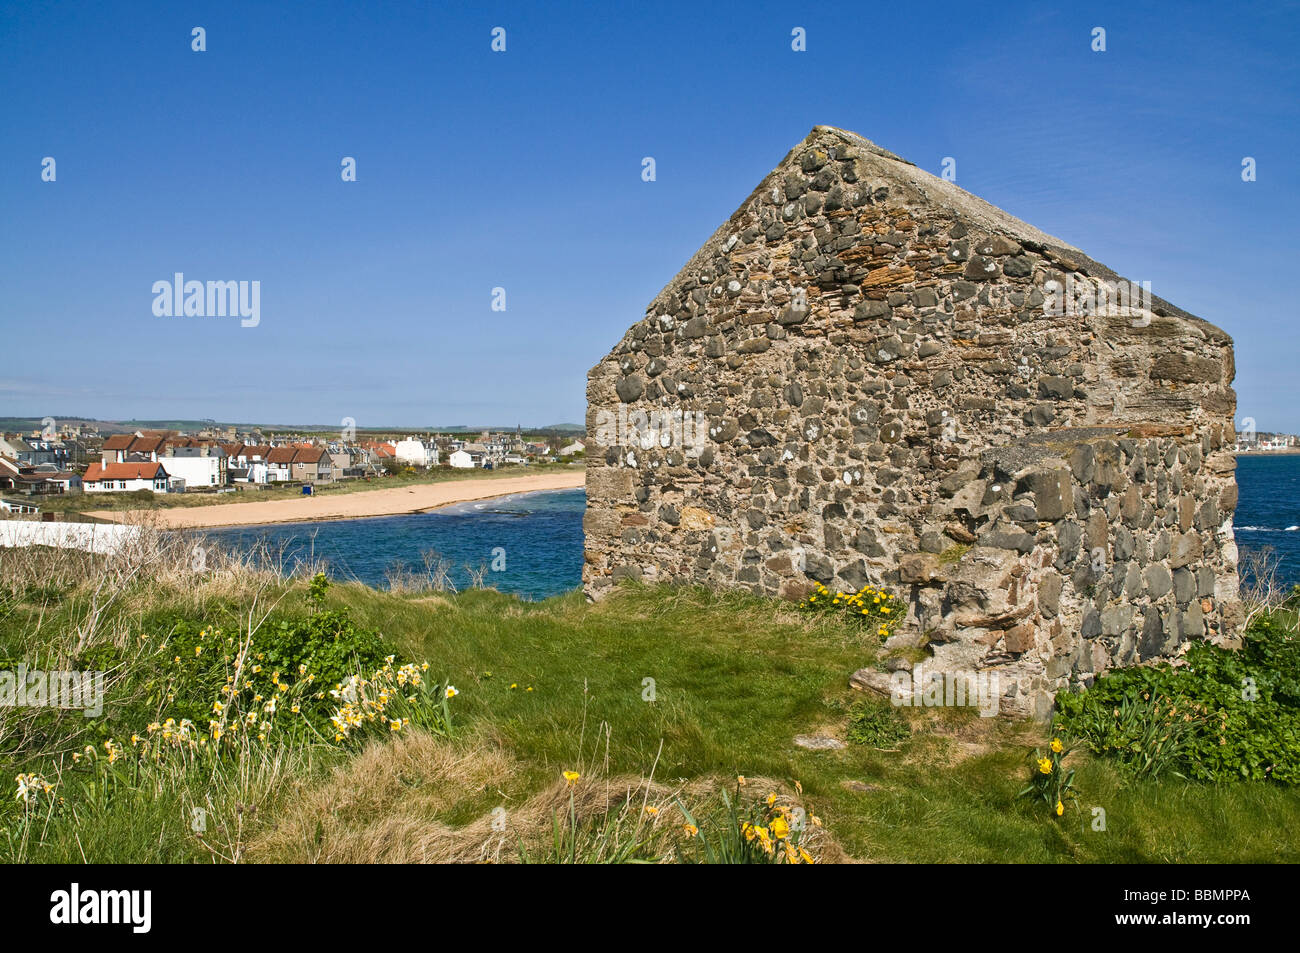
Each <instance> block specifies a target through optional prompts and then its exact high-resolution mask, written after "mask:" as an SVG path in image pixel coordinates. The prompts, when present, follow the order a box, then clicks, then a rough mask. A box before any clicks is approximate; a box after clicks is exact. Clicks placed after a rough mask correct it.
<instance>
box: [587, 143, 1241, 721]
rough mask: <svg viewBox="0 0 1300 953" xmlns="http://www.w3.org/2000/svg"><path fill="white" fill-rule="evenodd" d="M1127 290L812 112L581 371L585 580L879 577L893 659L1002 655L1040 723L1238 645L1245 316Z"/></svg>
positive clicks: (1023, 702) (804, 581)
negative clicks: (1107, 678)
mask: <svg viewBox="0 0 1300 953" xmlns="http://www.w3.org/2000/svg"><path fill="white" fill-rule="evenodd" d="M1117 219H1118V216H1117ZM1118 220H1122V219H1118ZM1131 287H1132V286H1130V285H1129V284H1128V283H1127V282H1124V281H1123V280H1122V279H1120V278H1119V276H1117V275H1116V274H1115V273H1114V272H1112V271H1110V270H1109V269H1107V268H1105V267H1104V266H1102V265H1099V264H1098V263H1097V262H1095V261H1093V260H1092V259H1090V258H1088V257H1087V256H1086V255H1084V254H1083V253H1082V252H1080V251H1079V250H1078V249H1075V248H1072V247H1070V246H1069V245H1066V244H1065V243H1064V242H1062V241H1060V240H1059V239H1056V238H1053V237H1051V236H1049V235H1046V234H1044V233H1043V232H1040V231H1038V230H1037V229H1035V228H1033V227H1032V226H1029V225H1027V224H1025V223H1024V222H1021V221H1019V220H1017V219H1015V218H1012V217H1011V216H1010V215H1008V214H1006V213H1005V212H1002V211H1001V210H999V209H997V208H994V207H993V206H991V205H989V204H988V203H986V202H984V201H982V200H980V199H978V198H976V197H974V196H972V195H970V194H969V193H967V192H965V191H963V190H962V189H960V188H958V187H957V186H955V185H953V184H952V183H950V182H946V181H943V180H941V179H939V178H936V177H935V176H933V175H929V174H928V173H926V172H923V171H921V170H920V169H918V168H917V167H916V166H914V165H912V164H911V163H909V162H907V161H905V160H903V159H900V158H899V157H898V156H895V155H893V154H892V153H889V152H887V151H885V150H884V149H881V148H879V147H878V146H876V145H874V144H873V143H871V142H869V141H867V140H866V139H863V138H862V137H860V136H857V135H855V134H853V133H849V132H845V131H843V130H840V129H835V128H831V127H827V126H818V127H816V128H815V129H813V131H812V132H811V133H810V134H809V135H808V137H807V138H806V139H805V140H804V141H803V142H801V143H800V144H799V145H798V146H796V147H795V148H794V150H793V151H791V152H790V154H789V155H787V156H786V157H785V159H784V160H783V161H782V162H781V164H780V165H779V166H777V168H776V169H775V170H774V171H773V172H772V173H771V174H770V175H768V176H767V178H766V179H764V180H763V182H762V183H761V184H760V185H759V186H758V188H757V189H755V190H754V192H753V194H751V195H750V196H749V198H748V199H746V200H745V202H744V204H742V205H741V207H740V209H739V210H738V211H737V212H736V213H735V214H734V215H733V216H732V217H731V219H730V220H729V221H727V222H726V223H724V224H723V225H722V226H721V227H720V228H719V229H718V230H717V231H716V232H715V233H714V234H713V236H712V237H711V238H710V239H709V240H708V242H707V243H705V245H704V247H703V248H701V249H700V250H699V251H698V252H697V253H696V254H695V256H694V257H693V258H691V260H690V261H689V262H687V264H686V267H685V268H683V269H682V271H681V272H680V273H679V274H678V275H677V277H676V278H674V279H673V280H672V282H671V283H669V285H668V286H667V287H666V288H664V289H663V291H662V292H660V294H659V295H658V297H656V298H655V300H654V301H653V302H652V303H651V304H650V307H648V308H647V309H646V313H645V317H644V318H642V319H641V320H640V321H639V322H637V323H636V324H635V325H633V326H632V328H631V329H630V330H629V331H628V332H627V334H626V335H624V337H623V339H622V341H620V342H619V343H618V345H617V346H616V347H615V348H614V349H613V350H612V351H611V352H610V353H609V355H608V356H607V357H605V359H604V360H602V361H601V362H600V363H599V364H597V365H596V366H595V367H594V368H592V370H591V373H590V375H589V378H588V385H587V399H588V417H587V429H588V433H589V434H592V435H594V436H595V437H596V439H597V442H598V444H599V446H598V447H597V448H596V449H595V450H594V452H592V453H589V455H588V457H589V459H588V461H587V512H586V517H585V520H584V527H585V530H586V552H585V565H584V568H583V580H584V585H585V589H586V592H587V595H588V596H589V597H590V598H592V599H599V598H600V597H601V596H603V595H604V594H606V593H607V592H609V590H610V588H611V587H612V586H614V585H615V584H616V583H617V582H618V581H619V580H620V579H621V578H624V577H630V578H634V579H639V580H643V581H648V582H654V581H659V582H672V583H702V584H705V585H709V586H715V587H742V588H745V589H749V590H752V591H754V592H757V593H764V594H768V595H779V596H783V597H786V598H790V599H798V598H801V597H803V596H804V595H806V594H807V593H808V591H809V590H810V589H811V588H812V586H813V583H814V582H821V583H824V584H825V585H827V586H830V587H833V588H837V589H841V590H846V591H847V590H849V589H854V590H856V589H858V588H860V587H861V586H863V585H864V584H866V583H872V584H874V585H878V586H886V587H889V588H891V589H893V590H894V591H896V592H897V593H898V594H899V595H900V596H901V597H903V598H904V599H906V600H907V601H908V603H909V611H908V617H907V620H906V622H905V624H904V625H903V627H902V628H901V629H900V630H899V632H898V634H897V635H896V636H894V637H893V638H892V639H891V641H890V643H889V644H888V645H887V647H886V648H887V650H888V652H889V653H893V654H894V655H895V656H896V660H895V661H894V663H893V664H894V666H895V667H902V666H905V665H910V661H908V660H906V659H904V658H903V657H902V654H901V653H905V654H907V655H910V657H911V658H912V659H915V658H916V657H917V656H918V653H923V654H925V655H928V656H931V658H930V659H929V660H927V661H926V666H927V668H929V669H930V670H940V671H952V672H973V671H981V670H988V669H992V670H994V671H996V672H997V673H998V674H999V684H1000V686H1001V690H1002V691H1003V692H1004V697H1003V699H1002V704H1001V705H1000V709H1001V710H1002V711H1003V712H1004V713H1009V714H1020V715H1032V716H1035V717H1039V718H1043V717H1047V716H1048V713H1049V712H1050V707H1051V704H1052V700H1053V698H1054V695H1055V693H1056V692H1057V691H1059V690H1061V689H1062V688H1065V687H1066V686H1068V685H1071V684H1082V685H1085V686H1086V685H1088V684H1090V683H1091V681H1092V679H1093V678H1094V677H1095V676H1096V675H1098V674H1100V673H1102V672H1104V671H1106V670H1107V669H1109V668H1111V667H1114V666H1123V665H1131V664H1135V663H1138V662H1141V661H1145V660H1149V659H1163V658H1171V657H1176V656H1178V655H1179V653H1180V652H1182V651H1184V650H1185V648H1186V647H1187V645H1188V644H1189V643H1190V642H1191V641H1193V640H1196V639H1210V640H1213V641H1216V642H1219V643H1223V644H1231V643H1232V642H1233V641H1234V640H1235V631H1236V628H1237V626H1238V625H1239V624H1240V606H1239V603H1238V601H1237V590H1238V581H1237V566H1236V563H1237V550H1236V546H1235V544H1234V542H1233V532H1232V514H1233V510H1234V508H1235V506H1236V501H1237V486H1236V482H1235V479H1234V469H1235V459H1234V456H1233V451H1232V447H1233V443H1234V430H1233V415H1234V412H1235V409H1236V395H1235V393H1234V392H1233V390H1232V387H1231V386H1230V385H1231V383H1232V379H1233V376H1234V366H1233V353H1232V340H1231V338H1229V337H1228V335H1227V334H1225V333H1224V332H1223V331H1221V330H1219V329H1218V328H1216V327H1214V326H1213V325H1211V324H1209V323H1207V322H1205V321H1203V320H1201V319H1199V318H1196V317H1193V316H1192V315H1189V314H1187V313H1185V312H1183V311H1181V310H1179V309H1178V308H1176V307H1174V306H1172V305H1170V304H1169V303H1167V302H1165V301H1163V300H1161V299H1160V298H1157V297H1151V296H1150V295H1149V294H1148V295H1145V296H1144V295H1142V294H1141V293H1140V290H1141V289H1140V286H1137V287H1133V288H1132V290H1133V291H1134V292H1135V293H1134V294H1132V295H1129V294H1126V293H1124V292H1126V291H1128V290H1129V289H1130V288H1131ZM1148 287H1149V286H1148ZM855 679H856V680H857V682H858V684H859V687H876V688H880V687H881V685H882V684H884V680H886V679H887V675H886V673H884V672H865V671H864V672H860V673H858V675H857V676H855Z"/></svg>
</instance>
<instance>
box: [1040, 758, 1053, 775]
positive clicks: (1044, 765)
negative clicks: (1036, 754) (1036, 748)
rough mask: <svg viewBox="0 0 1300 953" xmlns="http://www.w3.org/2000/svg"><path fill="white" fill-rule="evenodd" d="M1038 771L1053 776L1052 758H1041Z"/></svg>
mask: <svg viewBox="0 0 1300 953" xmlns="http://www.w3.org/2000/svg"><path fill="white" fill-rule="evenodd" d="M1038 770H1039V771H1041V772H1042V773H1043V774H1051V773H1052V759H1051V758H1039V759H1038Z"/></svg>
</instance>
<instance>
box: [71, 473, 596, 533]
mask: <svg viewBox="0 0 1300 953" xmlns="http://www.w3.org/2000/svg"><path fill="white" fill-rule="evenodd" d="M586 482H587V476H586V471H585V470H575V471H573V472H568V473H538V474H535V475H529V476H520V477H508V478H505V479H494V480H476V479H474V478H472V477H471V478H468V479H465V480H449V481H446V482H443V483H430V484H427V485H422V486H410V487H392V488H389V489H383V490H368V491H364V492H359V493H349V494H347V495H346V496H337V497H334V498H330V497H315V496H304V497H301V498H295V499H292V500H263V501H260V502H251V503H226V504H223V505H221V506H195V507H185V508H177V509H159V510H155V511H152V512H150V513H149V520H150V522H152V523H153V524H154V525H156V526H157V527H158V528H159V529H208V528H214V527H218V526H261V525H267V524H272V523H305V522H318V521H323V520H347V519H365V518H367V517H372V516H402V515H405V514H408V513H424V512H427V511H429V510H436V509H439V508H441V507H444V506H451V505H452V504H455V503H470V502H474V501H476V500H490V499H494V498H496V497H501V496H514V495H515V494H517V493H531V492H535V491H538V490H574V489H578V488H580V487H583V486H586ZM138 513H139V511H113V510H96V511H93V512H89V513H87V514H86V515H87V516H93V517H95V518H97V519H101V520H107V521H109V522H114V523H126V522H138V521H139V517H138Z"/></svg>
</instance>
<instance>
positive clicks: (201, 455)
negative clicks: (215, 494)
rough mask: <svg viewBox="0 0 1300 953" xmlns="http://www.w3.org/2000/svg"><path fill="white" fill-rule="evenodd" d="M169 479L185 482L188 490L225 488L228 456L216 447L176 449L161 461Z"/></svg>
mask: <svg viewBox="0 0 1300 953" xmlns="http://www.w3.org/2000/svg"><path fill="white" fill-rule="evenodd" d="M158 462H159V463H161V464H162V465H163V469H165V470H166V471H167V475H168V476H169V477H173V478H176V477H179V478H181V479H183V480H184V481H185V486H186V488H187V489H191V490H194V489H199V488H201V487H205V486H207V487H216V486H224V485H225V483H226V456H225V453H224V452H223V451H222V450H221V449H219V448H216V447H213V448H207V447H205V448H203V449H202V451H200V450H199V448H197V447H174V448H172V449H171V450H170V452H169V453H168V455H167V456H165V457H162V458H161V459H160V460H159V461H158Z"/></svg>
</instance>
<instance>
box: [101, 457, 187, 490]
mask: <svg viewBox="0 0 1300 953" xmlns="http://www.w3.org/2000/svg"><path fill="white" fill-rule="evenodd" d="M81 485H82V488H83V489H84V490H85V491H86V492H87V493H130V492H131V491H132V490H152V491H153V492H155V493H166V492H167V491H168V490H170V489H176V488H177V487H178V485H179V486H184V481H180V480H172V479H171V478H170V477H169V476H168V475H167V471H166V470H165V469H163V465H162V464H161V463H157V462H154V461H150V462H141V463H92V464H91V465H90V466H89V467H88V468H87V469H86V475H85V476H84V477H82V478H81Z"/></svg>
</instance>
